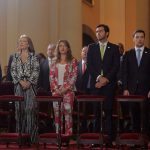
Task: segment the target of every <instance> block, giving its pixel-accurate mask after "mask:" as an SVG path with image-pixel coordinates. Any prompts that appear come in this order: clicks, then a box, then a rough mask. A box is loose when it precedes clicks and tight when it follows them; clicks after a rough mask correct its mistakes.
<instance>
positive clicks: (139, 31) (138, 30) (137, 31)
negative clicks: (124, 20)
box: [132, 29, 145, 37]
mask: <svg viewBox="0 0 150 150" xmlns="http://www.w3.org/2000/svg"><path fill="white" fill-rule="evenodd" d="M136 33H143V34H144V37H145V31H144V30H141V29H137V30H135V31H134V32H133V35H132V36H133V37H134V36H135V34H136Z"/></svg>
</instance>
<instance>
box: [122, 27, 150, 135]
mask: <svg viewBox="0 0 150 150" xmlns="http://www.w3.org/2000/svg"><path fill="white" fill-rule="evenodd" d="M133 41H134V44H135V47H134V48H132V49H131V50H129V51H127V52H126V53H125V55H124V57H123V64H122V71H123V72H122V74H123V90H124V91H123V94H124V95H133V94H134V95H143V96H145V97H147V98H150V49H149V48H146V47H145V46H144V42H145V32H144V31H143V30H136V31H135V32H134V34H133ZM144 107H145V108H144V111H145V112H144V116H145V117H144V130H145V132H146V131H147V125H148V122H147V120H148V112H147V111H148V109H147V107H148V100H147V99H146V100H145V106H144ZM131 112H132V117H133V130H136V131H139V130H140V106H139V104H136V103H133V104H131Z"/></svg>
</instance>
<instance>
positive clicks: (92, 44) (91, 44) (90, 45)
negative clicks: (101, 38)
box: [88, 42, 98, 48]
mask: <svg viewBox="0 0 150 150" xmlns="http://www.w3.org/2000/svg"><path fill="white" fill-rule="evenodd" d="M97 44H98V42H96V43H90V44H89V45H88V47H89V48H90V47H95V46H96V45H97Z"/></svg>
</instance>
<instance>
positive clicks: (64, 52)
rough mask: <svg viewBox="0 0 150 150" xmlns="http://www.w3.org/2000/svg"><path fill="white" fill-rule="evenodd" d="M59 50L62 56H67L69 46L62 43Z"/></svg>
mask: <svg viewBox="0 0 150 150" xmlns="http://www.w3.org/2000/svg"><path fill="white" fill-rule="evenodd" d="M58 48H59V52H60V54H67V52H68V47H67V45H66V44H65V43H64V42H60V43H59V47H58Z"/></svg>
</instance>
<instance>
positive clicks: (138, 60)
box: [136, 49, 141, 66]
mask: <svg viewBox="0 0 150 150" xmlns="http://www.w3.org/2000/svg"><path fill="white" fill-rule="evenodd" d="M136 58H137V63H138V66H139V65H140V61H141V49H137V54H136Z"/></svg>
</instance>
